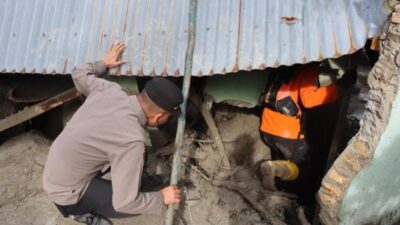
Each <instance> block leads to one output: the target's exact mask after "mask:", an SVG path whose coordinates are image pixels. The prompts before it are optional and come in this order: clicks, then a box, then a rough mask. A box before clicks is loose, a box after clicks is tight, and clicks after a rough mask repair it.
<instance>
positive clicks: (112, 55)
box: [104, 42, 126, 68]
mask: <svg viewBox="0 0 400 225" xmlns="http://www.w3.org/2000/svg"><path fill="white" fill-rule="evenodd" d="M125 47H126V46H125V44H124V43H123V42H117V43H114V44H112V45H111V47H110V50H108V52H107V54H106V56H105V58H104V64H105V65H106V66H107V67H108V68H113V67H117V66H120V65H122V64H124V63H125V61H124V60H122V59H121V55H122V52H123V51H124V49H125Z"/></svg>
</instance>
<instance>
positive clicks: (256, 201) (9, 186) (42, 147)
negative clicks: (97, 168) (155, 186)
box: [0, 113, 299, 225]
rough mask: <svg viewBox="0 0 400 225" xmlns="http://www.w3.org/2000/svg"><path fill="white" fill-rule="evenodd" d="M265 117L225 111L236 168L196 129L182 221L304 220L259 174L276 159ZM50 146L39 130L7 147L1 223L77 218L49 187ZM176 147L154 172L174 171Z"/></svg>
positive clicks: (157, 161) (225, 132) (189, 139)
mask: <svg viewBox="0 0 400 225" xmlns="http://www.w3.org/2000/svg"><path fill="white" fill-rule="evenodd" d="M258 123H259V118H258V117H256V116H254V115H251V114H243V113H237V114H232V115H229V117H224V116H220V117H219V119H218V127H219V130H220V132H221V136H222V140H223V141H224V142H225V148H226V151H227V152H228V155H229V156H230V159H231V163H232V167H234V168H235V169H234V170H233V171H232V170H229V171H227V170H225V169H224V168H221V166H220V165H221V163H220V162H221V160H220V155H219V153H218V152H217V150H216V147H215V146H214V145H213V144H212V142H211V141H210V137H209V135H207V134H198V133H196V132H188V134H187V135H186V138H185V148H184V149H185V150H184V152H183V160H182V168H183V169H184V172H183V173H182V182H181V183H180V186H181V188H182V190H183V201H182V204H181V205H180V207H179V210H177V213H176V223H175V224H185V225H186V224H188V225H189V224H190V225H195V224H198V225H217V224H220V225H225V224H226V225H230V224H235V225H242V224H243V225H248V224H279V223H278V222H279V221H285V223H283V224H299V223H298V222H293V220H292V219H291V217H293V218H296V217H297V214H296V213H297V212H298V206H297V204H296V203H295V200H294V199H293V198H292V197H290V196H289V195H286V194H285V193H280V192H271V191H268V190H265V189H263V188H262V186H261V183H260V181H259V179H258V178H257V176H256V172H255V167H256V165H257V162H259V161H260V160H263V159H269V158H270V152H269V149H268V148H267V147H266V146H265V145H264V144H263V143H262V142H261V140H260V139H259V133H258V129H257V128H258ZM50 145H51V140H49V139H47V138H46V137H44V136H43V135H42V134H41V133H39V132H37V131H29V132H26V133H23V134H21V135H19V136H15V137H13V138H10V139H9V140H7V141H6V142H4V143H3V144H1V145H0V178H1V179H0V220H1V221H2V222H0V224H7V225H14V224H15V225H25V224H32V225H43V224H45V225H56V224H57V225H73V224H77V223H75V222H74V221H72V220H71V219H65V218H63V217H62V216H61V215H60V214H59V213H58V211H57V209H56V208H55V206H54V205H53V203H52V202H51V201H50V199H49V198H48V197H47V196H46V195H45V193H44V192H43V189H42V180H41V175H42V170H43V166H44V163H45V161H46V157H47V153H48V149H49V147H50ZM171 148H172V149H173V146H172V145H170V146H167V147H164V148H162V149H159V150H157V151H155V153H153V154H152V155H150V156H149V160H148V165H149V166H148V167H147V168H146V170H147V172H149V173H150V174H151V173H156V172H157V173H159V172H162V173H165V172H167V171H168V170H169V169H170V162H171V152H170V150H171ZM221 177H223V179H220V178H221ZM275 220H277V221H278V222H276V221H275ZM163 221H164V215H162V216H153V215H141V216H137V217H133V218H128V219H118V220H113V222H114V224H115V225H128V224H130V225H135V224H138V225H139V224H150V225H153V224H154V225H156V224H157V225H159V224H163ZM274 221H275V222H276V223H274ZM290 221H292V222H290Z"/></svg>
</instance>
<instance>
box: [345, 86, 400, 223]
mask: <svg viewBox="0 0 400 225" xmlns="http://www.w3.org/2000/svg"><path fill="white" fill-rule="evenodd" d="M339 217H340V221H341V224H344V225H359V224H360V225H362V224H367V223H370V224H382V225H386V224H393V223H394V222H396V221H398V220H399V219H400V92H399V93H398V94H397V97H396V99H395V101H394V102H393V108H392V112H391V116H390V120H389V125H388V126H387V128H386V130H385V132H384V133H383V135H382V137H381V140H380V142H379V145H378V147H377V149H376V151H375V154H374V157H373V159H372V160H371V162H370V163H369V164H368V165H367V166H366V167H365V168H364V169H363V170H362V171H361V172H360V173H359V174H357V176H356V177H355V178H354V179H353V180H352V182H351V185H350V187H349V189H348V190H347V193H346V195H345V197H344V199H343V202H342V207H341V211H340V213H339Z"/></svg>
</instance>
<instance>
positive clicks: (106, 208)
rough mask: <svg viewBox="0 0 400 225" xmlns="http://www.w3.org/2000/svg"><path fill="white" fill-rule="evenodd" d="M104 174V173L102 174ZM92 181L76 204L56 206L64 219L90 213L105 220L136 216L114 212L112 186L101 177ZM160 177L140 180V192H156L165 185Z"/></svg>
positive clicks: (155, 176)
mask: <svg viewBox="0 0 400 225" xmlns="http://www.w3.org/2000/svg"><path fill="white" fill-rule="evenodd" d="M103 174H104V173H103ZM103 174H102V173H99V175H98V176H96V177H95V178H93V179H92V181H91V182H90V184H89V186H88V187H87V189H86V191H85V193H84V194H83V196H82V197H81V199H79V201H78V202H77V203H76V204H73V205H67V206H61V205H58V204H56V206H57V208H58V210H59V211H60V212H61V214H62V215H63V216H64V217H67V216H69V215H83V214H85V213H92V214H96V215H101V216H103V217H107V218H125V217H132V216H135V215H136V214H126V213H120V212H117V211H115V210H114V207H113V205H112V185H111V181H110V180H106V179H103V178H101V176H102V175H103ZM162 179H163V178H162V176H158V175H154V176H147V177H144V178H142V181H141V184H142V185H141V187H140V191H141V192H147V191H156V190H159V189H160V188H161V187H162V186H163V185H165V184H164V183H165V182H163V180H162Z"/></svg>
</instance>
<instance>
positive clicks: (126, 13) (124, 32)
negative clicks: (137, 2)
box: [122, 0, 130, 40]
mask: <svg viewBox="0 0 400 225" xmlns="http://www.w3.org/2000/svg"><path fill="white" fill-rule="evenodd" d="M129 4H130V0H128V2H127V4H126V10H125V21H124V28H123V30H122V37H123V38H122V39H123V40H125V34H126V27H127V24H128V14H129Z"/></svg>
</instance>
